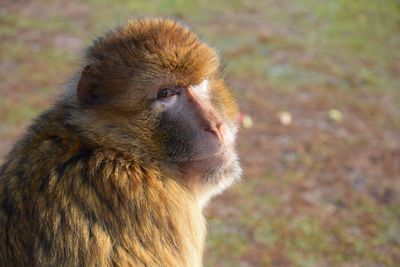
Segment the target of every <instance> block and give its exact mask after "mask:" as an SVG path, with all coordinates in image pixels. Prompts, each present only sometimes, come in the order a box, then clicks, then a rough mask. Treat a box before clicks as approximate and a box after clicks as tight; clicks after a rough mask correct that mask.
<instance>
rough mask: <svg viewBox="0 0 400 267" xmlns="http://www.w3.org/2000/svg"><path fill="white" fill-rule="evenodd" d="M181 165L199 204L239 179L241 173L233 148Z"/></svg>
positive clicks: (185, 178) (203, 203) (202, 204)
mask: <svg viewBox="0 0 400 267" xmlns="http://www.w3.org/2000/svg"><path fill="white" fill-rule="evenodd" d="M181 167H182V169H181V170H182V171H183V173H182V174H183V176H184V180H185V181H187V182H188V184H189V188H192V189H193V191H195V192H196V195H197V196H198V199H199V202H200V204H201V206H204V205H205V204H206V203H207V202H208V200H209V199H210V198H211V197H213V196H215V195H217V194H219V193H221V192H222V191H224V190H225V189H226V188H228V187H229V186H230V185H232V184H233V183H234V182H235V181H238V180H240V176H241V174H242V169H241V168H240V164H239V160H238V157H237V154H236V152H235V151H234V149H233V148H225V149H224V150H221V151H219V152H218V153H215V154H213V155H211V156H209V157H207V158H202V159H197V160H190V161H187V162H185V163H184V164H183V165H182V166H181Z"/></svg>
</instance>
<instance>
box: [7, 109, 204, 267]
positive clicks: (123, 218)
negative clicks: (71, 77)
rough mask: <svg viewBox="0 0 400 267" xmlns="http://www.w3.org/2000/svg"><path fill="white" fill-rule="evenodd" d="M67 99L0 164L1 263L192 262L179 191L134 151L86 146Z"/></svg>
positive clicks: (185, 206) (194, 223)
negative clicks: (70, 117)
mask: <svg viewBox="0 0 400 267" xmlns="http://www.w3.org/2000/svg"><path fill="white" fill-rule="evenodd" d="M68 112H69V110H68V106H62V105H58V106H56V108H54V109H52V110H50V111H48V112H46V113H44V114H43V115H42V116H40V118H39V119H38V120H37V121H36V122H35V123H34V124H33V125H32V126H31V127H30V128H29V130H28V133H27V134H26V135H25V137H24V138H23V139H22V140H21V141H20V142H18V143H17V144H16V146H15V147H14V149H13V150H12V151H11V152H10V154H9V155H8V157H7V159H6V161H5V163H4V165H3V166H2V167H1V171H0V266H116V265H118V266H200V265H201V263H200V262H201V254H202V246H203V241H204V233H205V224H204V218H203V215H202V213H201V210H200V208H199V207H198V206H197V204H196V203H195V201H194V200H193V199H192V196H191V195H190V194H189V192H187V190H186V189H185V188H184V187H183V186H182V185H180V184H179V183H178V182H176V181H175V180H174V179H171V178H170V177H167V176H165V175H162V174H161V172H160V171H158V170H157V168H155V167H154V166H150V165H146V163H144V162H138V160H137V158H136V157H135V155H127V154H124V153H122V152H117V151H113V150H108V149H105V148H100V147H97V146H95V145H93V144H90V142H88V141H87V140H85V139H84V138H82V137H81V135H80V132H79V129H77V128H74V127H73V126H71V125H68V123H67V120H66V116H67V114H68Z"/></svg>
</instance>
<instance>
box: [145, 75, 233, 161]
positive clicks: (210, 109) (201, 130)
mask: <svg viewBox="0 0 400 267" xmlns="http://www.w3.org/2000/svg"><path fill="white" fill-rule="evenodd" d="M213 89H214V90H226V89H225V88H213V84H212V83H210V81H209V80H207V79H203V80H202V82H201V83H200V84H196V85H191V86H188V87H174V88H169V87H167V88H161V89H159V90H158V91H157V92H156V95H155V98H154V100H153V103H152V107H151V108H152V109H154V110H155V112H158V113H159V121H158V125H157V128H158V129H157V130H156V132H157V133H160V135H161V138H160V139H159V140H160V141H161V147H162V148H163V154H164V155H165V158H166V160H167V161H169V162H175V163H178V164H180V163H186V164H190V163H191V162H192V163H193V164H197V163H199V162H203V163H204V164H205V166H204V167H205V168H210V167H213V166H215V167H217V166H220V165H221V164H222V165H223V164H226V163H229V161H230V160H231V159H230V158H229V156H230V154H231V153H230V151H231V150H232V149H233V145H234V134H235V132H236V129H235V126H234V123H233V122H232V121H229V119H227V117H226V116H227V115H226V114H224V112H223V111H221V110H218V107H217V106H214V104H213V102H215V101H218V99H214V100H213V99H212V98H215V94H214V93H213V92H212V91H213ZM233 104H234V103H231V105H233Z"/></svg>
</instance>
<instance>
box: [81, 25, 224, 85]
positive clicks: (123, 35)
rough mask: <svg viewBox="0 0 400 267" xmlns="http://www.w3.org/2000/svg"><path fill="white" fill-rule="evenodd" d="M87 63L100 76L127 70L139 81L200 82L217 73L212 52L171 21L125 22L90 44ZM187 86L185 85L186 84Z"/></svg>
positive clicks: (191, 34)
mask: <svg viewBox="0 0 400 267" xmlns="http://www.w3.org/2000/svg"><path fill="white" fill-rule="evenodd" d="M88 59H89V62H90V63H91V62H95V63H96V65H97V66H98V68H100V69H101V70H103V73H104V72H107V73H110V71H111V72H112V73H116V72H117V71H118V70H119V69H121V68H123V69H124V70H130V71H131V73H132V75H137V76H142V77H141V78H145V77H149V76H150V77H151V78H154V75H164V74H167V73H168V74H174V77H175V78H177V77H179V76H180V78H178V79H180V80H181V81H182V82H183V80H184V79H187V78H190V80H191V81H190V82H191V83H193V82H195V83H196V82H200V81H201V79H202V78H203V77H208V76H212V75H213V74H215V73H216V72H218V71H219V59H218V56H217V54H216V52H215V51H214V50H213V49H212V48H210V47H209V46H208V45H206V44H205V43H203V42H201V41H200V40H199V38H198V37H197V36H196V35H195V34H194V33H192V32H191V31H190V30H189V29H188V28H187V27H184V26H182V25H181V24H179V23H177V22H176V21H173V20H166V19H144V20H129V21H127V22H126V23H125V24H123V25H121V26H119V27H117V28H116V29H114V30H113V31H111V32H109V33H107V34H106V35H104V36H103V37H100V38H99V39H97V40H96V41H94V43H93V45H92V46H91V47H90V48H89V50H88ZM187 82H189V81H187Z"/></svg>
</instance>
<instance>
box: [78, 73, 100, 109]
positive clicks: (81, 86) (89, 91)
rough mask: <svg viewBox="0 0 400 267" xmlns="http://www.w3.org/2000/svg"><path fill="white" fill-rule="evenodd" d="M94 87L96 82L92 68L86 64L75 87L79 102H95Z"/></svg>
mask: <svg viewBox="0 0 400 267" xmlns="http://www.w3.org/2000/svg"><path fill="white" fill-rule="evenodd" d="M95 89H96V83H95V79H94V76H93V69H92V66H90V65H87V66H86V67H84V68H83V70H82V73H81V77H80V79H79V82H78V87H77V88H76V94H77V97H78V101H79V104H81V105H88V104H93V103H94V102H96V100H97V99H96V96H95V94H94V91H95Z"/></svg>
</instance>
